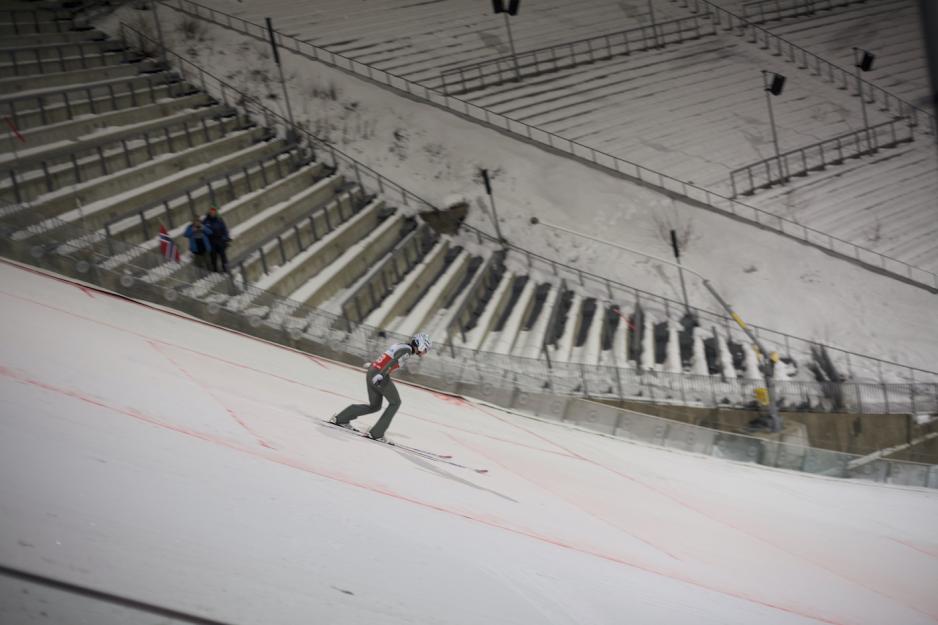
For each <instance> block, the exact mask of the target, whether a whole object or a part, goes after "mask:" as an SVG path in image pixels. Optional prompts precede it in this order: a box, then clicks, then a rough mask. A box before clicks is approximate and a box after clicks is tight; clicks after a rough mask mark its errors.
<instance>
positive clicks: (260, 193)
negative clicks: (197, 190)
mask: <svg viewBox="0 0 938 625" xmlns="http://www.w3.org/2000/svg"><path fill="white" fill-rule="evenodd" d="M295 156H297V158H298V157H299V155H298V154H296V155H295ZM296 163H298V161H295V162H294V163H290V164H289V167H281V168H280V171H281V172H282V173H286V175H284V176H282V177H280V178H277V179H275V180H272V181H271V182H270V184H268V185H266V186H264V187H262V188H257V189H255V190H254V191H251V192H248V193H246V194H244V195H243V196H240V197H236V198H234V199H232V200H231V201H228V202H224V203H221V205H220V206H219V214H220V215H221V216H222V218H223V219H224V220H225V223H226V224H227V226H228V232H229V234H230V236H231V239H232V243H231V247H230V248H229V251H228V259H229V267H238V266H239V265H240V259H241V258H242V257H245V256H248V254H247V253H246V252H249V251H252V250H254V249H256V248H257V247H258V246H261V245H262V244H264V242H265V241H266V240H267V239H271V238H273V237H272V235H277V234H279V233H281V232H283V233H284V234H285V235H287V234H289V231H288V229H287V228H288V226H285V225H284V224H289V225H292V224H293V223H295V222H296V221H298V220H299V218H298V217H297V212H298V211H305V214H309V213H311V212H312V211H313V210H314V209H315V208H318V207H320V206H322V205H324V204H325V203H326V201H327V200H324V199H323V198H331V197H334V194H333V193H332V186H333V185H334V184H336V182H340V181H337V180H336V177H329V178H323V177H322V176H323V174H324V173H325V172H326V171H327V168H326V167H325V165H323V164H322V163H318V162H314V163H308V164H305V165H300V166H299V168H298V169H294V166H295V164H296ZM284 165H287V163H286V162H284ZM268 170H270V169H268ZM339 178H341V177H339ZM304 186H305V187H307V188H309V189H315V192H313V193H309V192H304V193H301V194H298V196H302V198H301V199H297V200H296V201H294V199H293V198H294V197H297V196H290V195H289V194H290V193H292V192H293V191H294V190H295V189H297V188H299V187H304ZM285 198H288V199H285ZM320 200H322V201H321V202H320ZM314 202H317V204H312V203H314ZM198 216H199V215H197V217H198ZM187 225H188V224H186V223H183V224H181V225H180V226H179V227H177V228H175V229H174V230H173V231H171V232H170V234H171V236H178V237H179V240H180V241H182V242H183V243H184V245H183V247H182V248H181V249H183V250H188V240H187V239H185V237H184V233H185V229H186V227H187ZM280 246H281V247H282V246H283V242H282V241H281V242H280ZM163 269H165V268H163ZM236 271H237V270H236ZM152 278H157V276H153V277H152ZM173 280H178V276H177V275H176V272H165V275H162V276H161V277H158V279H157V281H158V282H161V283H164V284H169V283H171V282H172V281H173ZM217 286H223V287H225V290H226V291H227V287H228V285H227V284H219V285H217Z"/></svg>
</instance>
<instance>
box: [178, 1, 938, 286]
mask: <svg viewBox="0 0 938 625" xmlns="http://www.w3.org/2000/svg"><path fill="white" fill-rule="evenodd" d="M683 1H684V2H686V1H687V0H683ZM161 2H162V4H164V5H165V6H167V7H168V8H171V9H175V10H178V11H180V12H181V13H186V14H188V15H193V16H195V17H198V18H200V19H205V18H206V16H207V18H208V19H209V21H211V22H212V23H214V24H217V25H219V26H222V27H226V28H230V29H232V30H236V31H238V32H243V33H244V34H245V35H247V36H249V37H254V38H256V39H258V40H260V41H264V42H266V41H267V40H268V39H267V38H268V34H267V29H266V28H265V27H264V26H261V25H258V24H254V23H253V22H249V21H247V20H244V19H242V18H239V17H236V16H233V15H230V14H228V13H224V12H222V11H216V10H215V9H211V8H208V7H205V6H202V5H200V4H198V3H196V2H193V1H192V0H175V1H174V3H171V0H161ZM187 6H188V7H192V8H191V9H189V10H187V9H186V8H185V7H187ZM217 16H223V17H224V20H221V21H219V20H218V19H217ZM737 21H738V22H739V23H742V20H741V19H739V18H737ZM235 24H238V25H240V30H239V29H238V28H236V27H235ZM275 37H276V38H277V40H278V44H279V45H281V46H283V47H284V48H286V49H288V50H290V51H292V52H295V53H296V54H299V55H301V56H305V57H307V58H309V59H312V60H315V61H319V62H322V63H327V64H329V65H333V66H335V67H338V68H341V69H344V70H348V71H349V72H352V73H353V74H356V75H359V76H362V77H364V78H368V79H370V80H373V81H375V82H377V83H379V84H382V85H384V86H386V87H388V88H390V89H393V90H397V91H400V92H402V93H406V94H408V95H409V96H412V97H418V98H422V99H424V100H425V101H427V102H429V103H430V104H434V105H437V106H440V107H441V108H444V109H446V110H448V111H451V112H453V113H456V114H458V115H464V116H465V117H467V118H469V119H471V120H473V121H476V122H479V123H485V124H487V125H490V126H492V127H494V128H496V129H498V130H503V131H506V132H508V133H511V134H516V135H519V136H521V137H524V138H526V139H528V140H530V141H532V142H534V143H537V144H540V145H543V146H545V147H547V148H549V149H552V150H557V151H559V152H563V153H566V154H568V155H570V156H572V157H573V158H575V159H577V160H582V161H584V162H588V163H591V164H593V165H595V166H597V167H600V168H602V169H605V170H607V171H609V172H612V173H615V174H617V175H621V176H625V177H629V178H632V179H635V180H637V181H638V182H639V183H642V184H645V185H648V186H651V187H655V188H658V189H660V190H662V191H664V192H666V193H671V194H675V195H679V196H681V197H683V198H686V199H687V200H688V201H690V202H692V203H695V204H698V205H701V206H704V207H706V208H709V209H711V210H714V211H716V212H718V213H721V214H724V215H727V216H730V217H732V218H734V219H737V220H740V221H744V222H747V223H751V224H754V225H756V226H758V227H760V228H763V229H766V230H771V231H773V232H776V233H778V234H782V235H784V236H787V237H789V238H792V239H794V240H796V241H800V242H801V243H804V244H806V245H810V246H812V247H815V248H818V249H821V250H824V251H825V252H827V253H830V254H832V255H836V256H838V257H840V258H842V259H844V260H847V261H849V262H852V263H854V264H857V265H859V266H862V267H865V268H867V269H871V270H873V271H875V272H877V273H880V274H882V275H886V276H888V277H890V278H893V279H897V280H900V281H902V282H905V283H907V284H912V285H915V286H918V287H921V288H924V289H926V290H928V291H930V292H932V293H938V273H936V272H933V271H929V270H927V269H923V268H921V267H917V266H915V265H912V264H910V263H907V262H905V261H903V260H899V259H897V258H893V257H891V256H887V255H885V254H882V253H880V252H876V251H873V250H871V249H869V248H865V247H862V246H859V245H857V244H856V243H853V242H851V241H847V240H845V239H841V238H839V237H836V236H834V235H831V234H829V233H827V232H822V231H820V230H816V229H814V228H811V227H809V226H806V225H804V224H800V223H798V222H796V221H793V220H791V219H787V218H785V217H782V216H780V215H776V214H775V213H771V212H769V211H766V210H763V209H760V208H757V207H755V206H751V205H749V204H745V203H743V202H741V201H739V200H737V199H733V198H730V197H726V196H724V195H721V194H719V193H716V192H713V191H711V190H709V189H705V188H703V187H699V186H697V185H695V184H692V183H689V182H685V181H683V180H679V179H677V178H673V177H671V176H668V175H667V174H663V173H661V172H658V171H655V170H652V169H648V168H647V167H643V166H641V165H638V164H637V163H633V162H630V161H627V160H625V159H622V158H619V157H616V156H613V155H611V154H608V153H605V152H602V151H601V150H597V149H595V148H592V147H590V146H588V145H584V144H582V143H579V142H577V141H573V140H572V139H567V138H565V137H561V136H559V135H556V134H554V133H552V132H549V131H546V130H543V129H541V128H538V127H535V126H531V125H529V124H527V123H525V122H522V121H519V120H516V119H513V118H510V117H507V116H505V115H501V114H499V113H495V112H494V111H491V110H489V109H487V108H485V107H482V106H478V105H475V104H472V103H470V102H468V101H466V100H460V99H459V98H457V97H455V96H451V95H446V94H444V93H442V92H439V91H435V90H433V89H431V88H429V87H427V86H425V85H418V84H416V83H413V82H411V81H409V80H408V79H406V78H403V77H401V76H398V75H396V74H392V73H390V72H386V71H383V70H379V69H376V68H374V67H372V66H370V65H367V64H365V63H361V62H359V61H355V60H353V59H350V58H348V57H345V56H343V55H341V54H338V53H335V52H331V51H329V50H325V49H323V48H319V47H317V46H314V45H312V44H310V43H308V42H306V41H301V40H299V39H297V38H295V37H291V36H289V35H285V34H283V33H281V32H277V31H275ZM382 179H383V177H381V178H379V180H382Z"/></svg>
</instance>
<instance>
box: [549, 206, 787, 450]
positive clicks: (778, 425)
mask: <svg viewBox="0 0 938 625" xmlns="http://www.w3.org/2000/svg"><path fill="white" fill-rule="evenodd" d="M531 223H532V224H533V225H538V224H540V225H542V226H545V227H547V228H550V229H551V230H556V231H558V232H565V233H567V234H572V235H573V236H576V237H580V238H583V239H589V240H590V241H595V242H596V243H600V244H602V245H608V246H610V247H615V248H617V249H620V250H624V251H626V252H629V253H632V254H638V255H639V256H644V257H645V258H651V259H652V260H656V261H658V262H661V263H665V264H667V265H671V266H672V267H677V268H678V269H679V270H681V269H682V270H684V271H687V272H689V273H692V274H694V275H695V276H697V277H698V278H700V280H701V282H703V285H704V287H706V289H707V290H708V291H709V292H710V294H711V295H713V298H714V299H715V300H716V301H717V303H719V304H720V306H721V307H722V308H723V310H725V311H726V313H727V314H728V315H729V316H730V317H731V318H732V319H733V321H735V322H736V324H737V325H739V327H740V328H742V330H743V332H744V333H745V334H746V336H747V337H749V340H750V341H752V343H753V344H754V345H755V346H756V348H757V349H758V351H759V356H760V357H761V358H762V362H763V365H764V366H763V370H762V374H763V378H764V379H765V388H766V391H767V394H768V401H769V406H768V409H769V418H770V419H771V420H772V431H773V432H778V431H780V430H781V429H782V418H781V415H780V414H779V412H778V404H777V402H776V401H775V363H776V362H777V361H778V354H776V353H775V352H769V351H767V350H766V349H765V346H764V345H762V341H760V340H759V337H757V336H756V335H755V333H753V331H752V330H751V329H750V328H749V326H748V325H746V323H745V322H744V321H743V320H742V318H741V317H740V316H739V315H738V314H737V313H736V311H734V310H733V307H732V306H730V305H729V303H727V301H726V300H725V299H723V298H722V297H721V296H720V294H719V293H718V292H717V291H716V289H715V288H713V285H712V284H710V280H708V279H707V278H706V277H704V276H703V275H702V274H700V273H698V272H696V271H694V270H693V269H690V268H688V267H684V266H683V265H679V264H677V263H673V262H671V261H670V260H665V259H664V258H659V257H657V256H653V255H651V254H646V253H645V252H640V251H638V250H633V249H632V248H629V247H626V246H624V245H620V244H618V243H612V242H611V241H606V240H603V239H598V238H596V237H594V236H590V235H588V234H584V233H582V232H577V231H576V230H570V229H569V228H564V227H563V226H558V225H556V224H552V223H548V222H545V221H541V220H540V219H538V218H537V217H531Z"/></svg>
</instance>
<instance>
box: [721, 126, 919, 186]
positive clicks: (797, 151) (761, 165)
mask: <svg viewBox="0 0 938 625" xmlns="http://www.w3.org/2000/svg"><path fill="white" fill-rule="evenodd" d="M897 124H899V125H900V127H902V126H904V127H905V128H906V130H907V132H908V134H907V136H905V137H900V136H899V135H898V134H897V133H896V125H897ZM880 130H888V131H889V132H888V133H887V140H886V141H884V142H881V141H880V140H879V135H880V132H879V131H880ZM914 140H915V135H914V134H913V133H912V130H911V128H909V126H908V125H907V124H902V123H900V122H897V121H896V120H889V121H885V122H883V123H881V124H876V125H873V126H870V127H869V128H868V129H867V128H864V129H860V130H852V131H850V132H846V133H844V134H842V135H838V136H836V137H831V138H830V139H824V140H823V141H817V142H815V143H812V144H810V145H805V146H802V147H799V148H794V149H792V150H788V151H787V152H782V153H781V154H780V155H779V156H770V157H769V158H764V159H762V160H761V161H757V162H755V163H751V164H749V165H745V166H743V167H739V168H737V169H734V170H733V171H731V172H730V186H731V187H732V189H733V195H732V196H731V197H734V198H735V197H736V196H737V195H740V194H742V195H751V194H752V193H754V192H755V190H756V189H758V188H762V187H770V186H772V185H773V184H776V183H778V182H782V181H784V180H787V179H788V178H791V177H792V176H799V175H806V174H807V173H808V172H809V171H811V170H813V169H824V168H825V167H826V166H827V165H833V164H839V163H841V162H843V160H844V159H846V158H853V157H858V156H863V155H865V154H873V153H875V152H876V151H877V150H879V149H880V148H890V147H895V146H897V145H899V144H900V143H908V142H911V141H914ZM825 148H827V151H828V152H834V157H833V158H827V156H826V152H825ZM812 151H816V152H817V154H818V156H819V161H818V162H817V163H815V164H813V165H809V164H808V157H807V154H808V153H809V152H812ZM794 156H801V159H800V160H801V168H800V169H798V168H792V167H791V166H790V161H791V160H792V157H794ZM795 161H796V162H797V159H795ZM812 163H813V161H812ZM754 172H765V176H764V177H763V176H761V175H754ZM740 174H746V179H747V180H748V182H749V186H748V189H746V188H744V190H743V191H738V189H737V184H736V177H737V176H738V175H740ZM757 178H758V179H759V183H756V179H757Z"/></svg>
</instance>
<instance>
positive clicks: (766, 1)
mask: <svg viewBox="0 0 938 625" xmlns="http://www.w3.org/2000/svg"><path fill="white" fill-rule="evenodd" d="M861 2H862V3H865V2H866V0H751V1H749V2H744V3H743V5H742V9H743V18H744V19H747V20H749V21H750V22H752V23H753V24H763V23H765V22H769V21H772V20H780V19H785V18H788V17H802V16H804V15H814V14H815V13H817V12H818V11H830V10H833V9H837V8H841V7H845V6H849V5H851V4H858V3H861Z"/></svg>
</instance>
